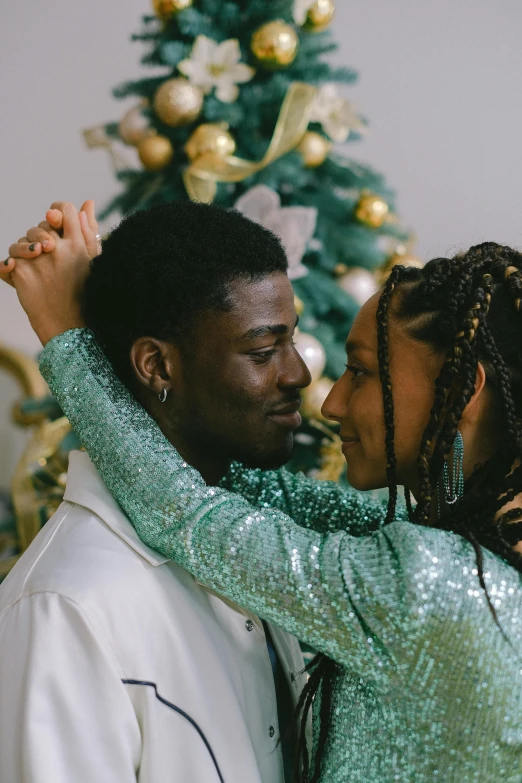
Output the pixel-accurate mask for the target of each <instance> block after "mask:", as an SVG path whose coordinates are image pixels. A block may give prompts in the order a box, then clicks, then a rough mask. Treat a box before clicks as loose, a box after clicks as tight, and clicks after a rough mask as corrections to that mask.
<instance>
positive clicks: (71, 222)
mask: <svg viewBox="0 0 522 783" xmlns="http://www.w3.org/2000/svg"><path fill="white" fill-rule="evenodd" d="M62 213H63V238H64V239H71V240H75V241H82V242H83V234H82V228H81V225H80V220H79V218H78V210H77V209H76V207H75V206H74V204H72V203H71V202H70V201H67V202H65V204H64V205H63V208H62Z"/></svg>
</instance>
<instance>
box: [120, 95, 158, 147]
mask: <svg viewBox="0 0 522 783" xmlns="http://www.w3.org/2000/svg"><path fill="white" fill-rule="evenodd" d="M118 133H119V134H120V139H121V140H122V141H124V142H125V144H130V145H131V146H133V147H134V146H137V145H138V144H139V143H140V141H143V139H146V138H148V136H154V134H155V133H156V131H155V130H154V128H151V127H150V123H149V119H148V117H145V115H144V114H143V105H141V104H140V105H139V106H134V108H133V109H130V110H129V111H128V112H127V113H126V114H124V115H123V117H122V118H121V121H120V124H119V125H118Z"/></svg>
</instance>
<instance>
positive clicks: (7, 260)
mask: <svg viewBox="0 0 522 783" xmlns="http://www.w3.org/2000/svg"><path fill="white" fill-rule="evenodd" d="M10 260H11V256H9V257H8V258H6V259H5V261H4V266H9V261H10Z"/></svg>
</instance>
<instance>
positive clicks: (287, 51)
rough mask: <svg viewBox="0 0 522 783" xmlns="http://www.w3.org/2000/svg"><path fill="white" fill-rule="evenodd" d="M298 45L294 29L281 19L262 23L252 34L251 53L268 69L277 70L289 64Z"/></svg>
mask: <svg viewBox="0 0 522 783" xmlns="http://www.w3.org/2000/svg"><path fill="white" fill-rule="evenodd" d="M298 47H299V36H298V35H297V33H296V31H295V30H294V28H293V27H291V25H289V24H286V22H283V21H282V20H281V19H276V20H275V21H274V22H268V23H267V24H264V25H262V27H260V28H259V29H258V30H256V32H255V33H254V35H253V36H252V43H251V49H252V53H253V55H254V57H255V58H256V59H257V60H258V61H259V62H260V63H261V64H262V65H263V66H264V67H265V68H267V69H268V70H274V71H277V70H278V69H280V68H287V67H288V66H289V65H291V64H292V63H293V61H294V60H295V58H296V55H297V49H298Z"/></svg>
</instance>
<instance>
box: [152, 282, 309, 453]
mask: <svg viewBox="0 0 522 783" xmlns="http://www.w3.org/2000/svg"><path fill="white" fill-rule="evenodd" d="M229 292H230V300H231V302H232V308H231V309H230V310H229V311H228V312H219V311H214V310H212V311H209V312H207V313H205V314H203V315H202V317H201V318H200V320H199V322H198V324H197V326H196V329H195V333H194V335H193V342H192V344H189V345H188V348H187V350H186V351H185V353H186V354H187V353H188V354H189V355H188V358H186V359H184V361H183V367H182V376H183V377H182V379H181V383H180V384H179V386H177V393H176V395H174V397H175V398H173V399H172V400H171V405H172V410H171V411H169V417H170V418H171V424H172V426H173V428H174V430H175V431H176V433H177V434H178V435H180V436H181V439H182V441H183V443H185V444H187V445H188V444H189V443H190V448H189V452H192V451H193V450H194V449H197V450H198V452H199V453H201V452H205V453H206V455H212V456H213V457H214V458H216V457H217V458H218V459H219V461H223V462H226V461H230V460H238V461H240V462H243V463H244V464H247V465H249V466H251V467H260V468H275V467H279V466H281V465H283V464H284V463H285V462H287V461H288V459H289V457H290V455H291V453H292V448H293V433H294V430H295V429H296V428H297V427H298V426H299V424H300V423H301V417H300V415H299V413H298V410H299V407H300V404H301V398H300V394H299V391H300V389H302V388H304V387H305V386H308V384H309V383H310V381H311V378H310V373H309V372H308V369H307V367H306V365H305V364H304V362H303V360H302V359H301V357H300V356H299V354H298V353H297V351H296V349H295V347H294V344H293V333H294V330H295V327H296V323H297V317H296V312H295V307H294V293H293V290H292V286H291V284H290V281H289V280H288V277H287V276H286V275H284V274H280V273H274V274H272V275H269V276H267V277H265V278H263V279H262V280H258V281H254V282H251V281H248V280H235V281H233V282H232V283H231V284H230V286H229ZM168 404H169V403H168V402H167V405H168Z"/></svg>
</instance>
